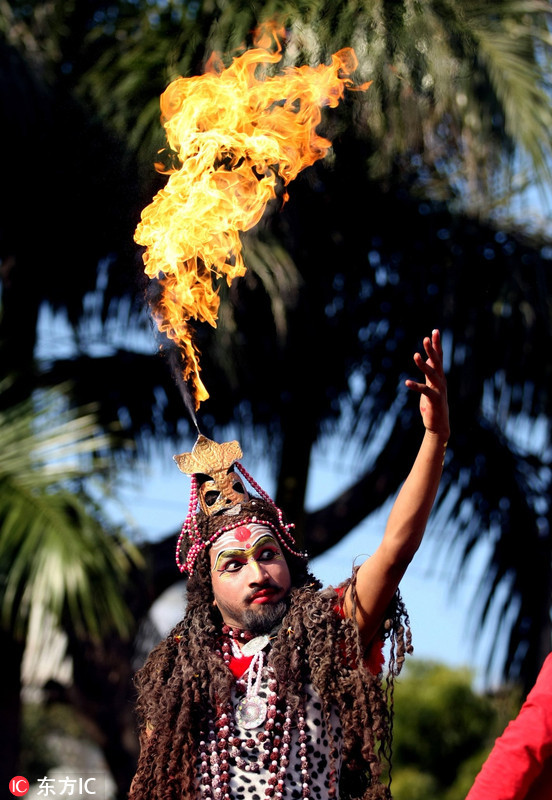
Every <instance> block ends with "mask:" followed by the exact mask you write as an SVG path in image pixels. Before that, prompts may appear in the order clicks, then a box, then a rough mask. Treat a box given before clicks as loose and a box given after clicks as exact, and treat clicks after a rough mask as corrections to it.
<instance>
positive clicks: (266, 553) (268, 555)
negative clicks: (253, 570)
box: [259, 548, 277, 561]
mask: <svg viewBox="0 0 552 800" xmlns="http://www.w3.org/2000/svg"><path fill="white" fill-rule="evenodd" d="M276 556H277V553H276V551H275V550H271V549H269V548H267V549H266V550H263V551H262V552H261V554H260V555H259V561H271V560H272V559H273V558H276Z"/></svg>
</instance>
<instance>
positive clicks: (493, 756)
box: [466, 653, 552, 800]
mask: <svg viewBox="0 0 552 800" xmlns="http://www.w3.org/2000/svg"><path fill="white" fill-rule="evenodd" d="M551 797H552V653H550V654H549V655H548V656H547V657H546V659H545V661H544V664H543V666H542V668H541V671H540V672H539V675H538V677H537V680H536V683H535V685H534V686H533V688H532V689H531V691H530V692H529V694H528V695H527V699H526V700H525V702H524V704H523V705H522V707H521V710H520V712H519V714H518V715H517V717H516V718H515V719H514V720H512V721H511V722H510V723H509V724H508V726H507V727H506V730H505V731H504V733H503V734H502V736H499V738H498V739H497V740H496V742H495V744H494V747H493V749H492V750H491V752H490V754H489V756H488V758H487V760H486V761H485V763H484V764H483V766H482V768H481V771H480V772H479V774H478V776H477V777H476V779H475V783H474V784H473V786H472V788H471V789H470V791H469V793H468V796H467V797H466V800H550V798H551Z"/></svg>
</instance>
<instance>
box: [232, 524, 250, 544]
mask: <svg viewBox="0 0 552 800" xmlns="http://www.w3.org/2000/svg"><path fill="white" fill-rule="evenodd" d="M250 536H251V531H250V530H249V528H246V527H245V525H241V526H240V527H239V528H236V533H235V538H236V539H237V540H238V542H245V540H246V539H249V537H250Z"/></svg>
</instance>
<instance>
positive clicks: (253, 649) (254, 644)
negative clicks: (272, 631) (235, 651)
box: [241, 633, 270, 656]
mask: <svg viewBox="0 0 552 800" xmlns="http://www.w3.org/2000/svg"><path fill="white" fill-rule="evenodd" d="M269 642H270V636H269V635H268V634H267V633H263V634H262V636H255V638H254V639H250V640H249V641H248V642H246V643H245V644H244V646H243V647H242V649H241V651H242V655H243V656H254V655H256V654H257V653H260V652H261V650H264V649H265V647H266V646H267V644H268V643H269Z"/></svg>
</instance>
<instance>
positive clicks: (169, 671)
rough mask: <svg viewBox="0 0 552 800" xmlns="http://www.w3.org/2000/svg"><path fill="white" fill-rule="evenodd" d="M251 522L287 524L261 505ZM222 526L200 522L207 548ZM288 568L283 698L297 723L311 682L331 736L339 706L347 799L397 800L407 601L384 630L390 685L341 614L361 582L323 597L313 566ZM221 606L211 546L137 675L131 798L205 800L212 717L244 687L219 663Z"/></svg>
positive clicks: (254, 503) (248, 506)
mask: <svg viewBox="0 0 552 800" xmlns="http://www.w3.org/2000/svg"><path fill="white" fill-rule="evenodd" d="M277 512H278V513H277ZM252 515H255V518H256V519H257V521H259V522H260V523H261V524H262V523H263V522H266V523H269V524H270V525H271V526H274V527H273V529H277V528H278V527H279V526H281V524H282V515H281V512H279V510H278V509H276V508H275V506H274V505H273V504H271V503H270V502H267V501H265V500H264V499H259V498H256V499H252V500H249V501H248V502H246V503H244V504H243V505H242V506H241V510H240V512H239V513H238V514H237V515H235V516H233V517H232V523H233V524H235V525H239V524H243V523H244V521H247V520H250V519H251V518H252ZM223 522H224V524H227V522H228V519H227V518H224V517H221V516H201V515H200V516H199V517H198V529H199V531H200V532H201V535H202V537H204V538H205V540H207V539H208V538H209V537H212V536H216V534H217V531H218V530H220V528H221V526H222V524H223ZM184 549H185V545H184ZM184 555H185V552H184ZM286 560H287V562H288V567H289V570H290V574H291V580H292V588H291V591H290V594H289V598H288V604H287V612H286V614H285V616H284V619H283V622H282V625H281V627H280V629H279V632H278V634H277V635H276V638H275V640H274V641H273V644H272V649H271V652H270V656H269V660H270V664H271V666H272V668H273V670H274V676H275V678H276V680H277V682H278V696H279V698H281V699H282V700H284V701H285V703H286V704H287V705H288V706H289V708H290V710H291V715H292V719H294V715H295V723H296V717H297V713H298V709H300V708H301V706H302V703H303V701H304V687H305V684H307V683H310V684H312V686H313V687H314V689H315V690H316V692H317V693H318V694H319V696H320V698H321V703H322V714H323V716H324V719H325V721H326V724H327V725H328V729H330V728H331V723H330V713H331V710H332V708H333V709H334V710H335V711H337V715H338V717H339V720H340V723H341V729H342V734H343V740H342V757H343V766H342V772H341V783H340V797H341V798H342V800H343V799H345V798H362V800H386V799H387V798H390V796H391V795H390V790H389V786H388V780H386V781H384V780H383V776H384V775H385V773H387V774H388V775H389V774H390V773H389V770H390V757H391V735H392V693H393V680H394V677H395V675H397V674H398V673H399V671H400V669H401V666H402V662H403V661H404V656H405V653H406V652H407V651H408V652H410V651H411V649H412V648H411V643H410V629H409V622H408V616H407V614H406V611H405V608H404V606H403V604H402V601H401V598H400V596H399V594H398V593H397V594H396V595H395V598H394V600H393V602H392V603H391V605H390V607H389V610H388V613H387V615H386V617H387V619H386V621H385V623H384V625H383V626H382V629H381V646H383V641H384V640H386V639H389V640H390V655H389V670H388V674H387V677H386V679H384V678H383V675H382V674H381V673H380V674H372V672H370V670H369V669H368V667H367V662H366V661H365V656H366V653H365V652H364V651H363V648H362V645H361V643H360V639H359V635H358V629H357V625H356V622H355V621H354V619H349V618H345V616H344V614H343V613H342V609H341V612H340V608H341V605H340V604H341V602H342V601H341V597H342V596H343V594H344V590H345V589H346V588H347V587H348V586H349V585H352V588H353V596H354V583H355V575H354V574H353V576H352V578H351V579H349V581H347V582H346V583H345V584H343V585H342V586H341V587H338V589H331V588H330V589H325V590H322V587H321V584H320V583H319V582H318V581H317V580H316V579H315V578H314V577H313V576H312V575H311V574H310V572H309V571H308V568H307V564H306V560H305V559H304V558H302V557H301V556H300V555H297V554H293V553H291V552H289V551H288V552H286ZM213 600H214V597H213V592H212V588H211V577H210V563H209V554H208V551H207V548H204V549H203V550H201V551H200V552H199V553H198V554H197V557H196V558H195V563H194V569H193V573H192V574H191V575H190V577H189V578H188V586H187V608H186V613H185V616H184V619H183V620H182V621H181V622H180V623H179V624H178V625H176V627H175V628H174V629H173V630H172V631H171V633H170V634H169V635H168V637H167V638H166V639H165V640H164V641H162V642H161V643H160V644H159V645H158V646H157V647H156V648H155V649H154V650H153V651H152V653H151V654H150V656H149V658H148V660H147V661H146V663H145V665H144V666H143V667H142V669H141V670H139V672H138V673H137V675H136V686H137V690H138V700H137V712H138V717H139V723H140V739H141V754H140V759H139V763H138V768H137V772H136V775H135V778H134V781H133V785H132V789H131V792H130V798H129V800H197V798H198V796H199V789H198V773H197V759H198V746H199V739H200V736H201V732H202V731H204V730H205V727H206V724H207V719H208V716H209V713H210V712H211V713H212V710H213V709H220V708H221V707H224V706H225V705H226V704H228V703H229V702H230V699H231V692H232V687H233V685H234V682H235V678H234V676H233V675H232V673H231V672H230V670H229V669H228V667H227V666H226V664H225V663H224V661H223V660H222V658H221V657H220V637H221V628H222V620H221V617H220V613H219V611H218V609H217V608H216V607H215V606H214V604H213ZM353 616H354V615H353ZM217 650H218V651H219V654H217ZM338 755H339V754H338V752H337V751H336V748H335V746H334V748H333V750H332V751H331V753H330V757H331V759H332V760H336V759H337V758H338ZM330 766H331V765H330Z"/></svg>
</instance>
